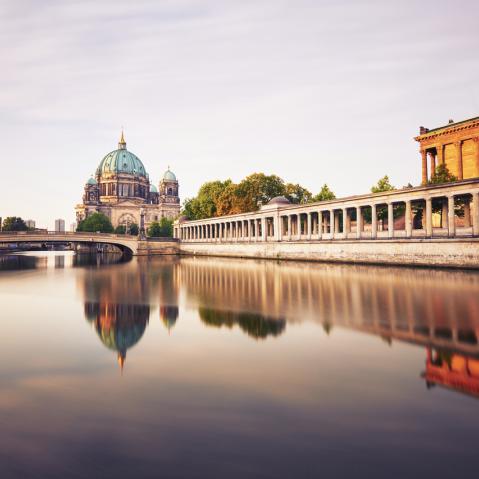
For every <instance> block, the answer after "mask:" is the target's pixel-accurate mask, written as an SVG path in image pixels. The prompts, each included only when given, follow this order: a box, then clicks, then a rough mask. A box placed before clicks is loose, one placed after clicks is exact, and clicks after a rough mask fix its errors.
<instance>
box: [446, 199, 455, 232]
mask: <svg viewBox="0 0 479 479" xmlns="http://www.w3.org/2000/svg"><path fill="white" fill-rule="evenodd" d="M447 228H448V234H449V236H450V237H451V238H452V237H454V236H456V222H455V217H454V196H448V197H447Z"/></svg>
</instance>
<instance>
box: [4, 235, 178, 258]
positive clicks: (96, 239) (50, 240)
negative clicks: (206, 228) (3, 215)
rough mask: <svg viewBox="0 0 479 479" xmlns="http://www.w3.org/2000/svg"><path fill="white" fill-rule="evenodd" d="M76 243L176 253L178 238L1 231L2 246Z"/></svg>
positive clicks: (146, 252)
mask: <svg viewBox="0 0 479 479" xmlns="http://www.w3.org/2000/svg"><path fill="white" fill-rule="evenodd" d="M65 243H68V244H74V245H84V246H93V245H113V246H116V247H117V248H119V249H120V250H121V251H122V252H123V253H124V254H131V255H134V256H136V255H140V256H141V255H151V254H176V253H177V252H178V245H177V243H178V242H177V240H175V239H173V238H148V239H140V238H138V237H137V236H128V235H120V234H113V233H88V232H81V233H80V232H75V233H73V232H56V231H46V232H41V231H12V232H10V231H9V232H7V231H2V232H0V246H2V245H11V244H17V245H25V244H65Z"/></svg>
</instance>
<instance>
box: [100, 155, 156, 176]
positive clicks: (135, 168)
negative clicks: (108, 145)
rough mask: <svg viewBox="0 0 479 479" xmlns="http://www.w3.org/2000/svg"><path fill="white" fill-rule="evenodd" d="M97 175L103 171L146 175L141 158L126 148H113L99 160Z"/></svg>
mask: <svg viewBox="0 0 479 479" xmlns="http://www.w3.org/2000/svg"><path fill="white" fill-rule="evenodd" d="M96 172H97V175H103V174H104V173H114V174H116V173H127V174H130V175H136V176H145V177H146V176H148V175H147V173H146V170H145V167H144V166H143V163H142V162H141V160H140V159H139V158H138V157H137V156H136V155H134V154H133V153H131V152H130V151H128V150H126V149H125V150H123V149H120V150H115V151H112V152H110V153H108V155H106V156H105V158H103V160H101V163H100V165H99V166H98V169H97V171H96Z"/></svg>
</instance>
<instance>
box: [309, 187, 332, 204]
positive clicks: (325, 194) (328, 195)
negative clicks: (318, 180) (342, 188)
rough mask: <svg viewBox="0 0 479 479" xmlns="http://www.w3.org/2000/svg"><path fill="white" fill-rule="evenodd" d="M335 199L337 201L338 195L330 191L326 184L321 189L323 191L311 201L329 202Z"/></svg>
mask: <svg viewBox="0 0 479 479" xmlns="http://www.w3.org/2000/svg"><path fill="white" fill-rule="evenodd" d="M334 199H336V195H335V194H334V193H333V192H332V191H331V190H330V189H329V186H328V185H327V184H326V183H324V185H323V186H322V187H321V191H320V192H319V193H318V194H317V195H314V196H313V197H312V198H311V201H314V202H316V201H329V200H334Z"/></svg>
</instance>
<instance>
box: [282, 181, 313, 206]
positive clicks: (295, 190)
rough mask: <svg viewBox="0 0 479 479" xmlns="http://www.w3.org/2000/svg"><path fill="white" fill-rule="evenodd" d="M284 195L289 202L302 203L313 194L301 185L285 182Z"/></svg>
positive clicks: (307, 201)
mask: <svg viewBox="0 0 479 479" xmlns="http://www.w3.org/2000/svg"><path fill="white" fill-rule="evenodd" d="M284 196H286V198H288V200H289V201H291V203H297V204H304V203H309V202H310V201H311V198H312V197H313V195H312V194H311V192H310V191H309V190H307V189H306V188H303V187H302V186H301V185H298V184H295V185H294V184H292V183H286V186H285V192H284Z"/></svg>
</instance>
